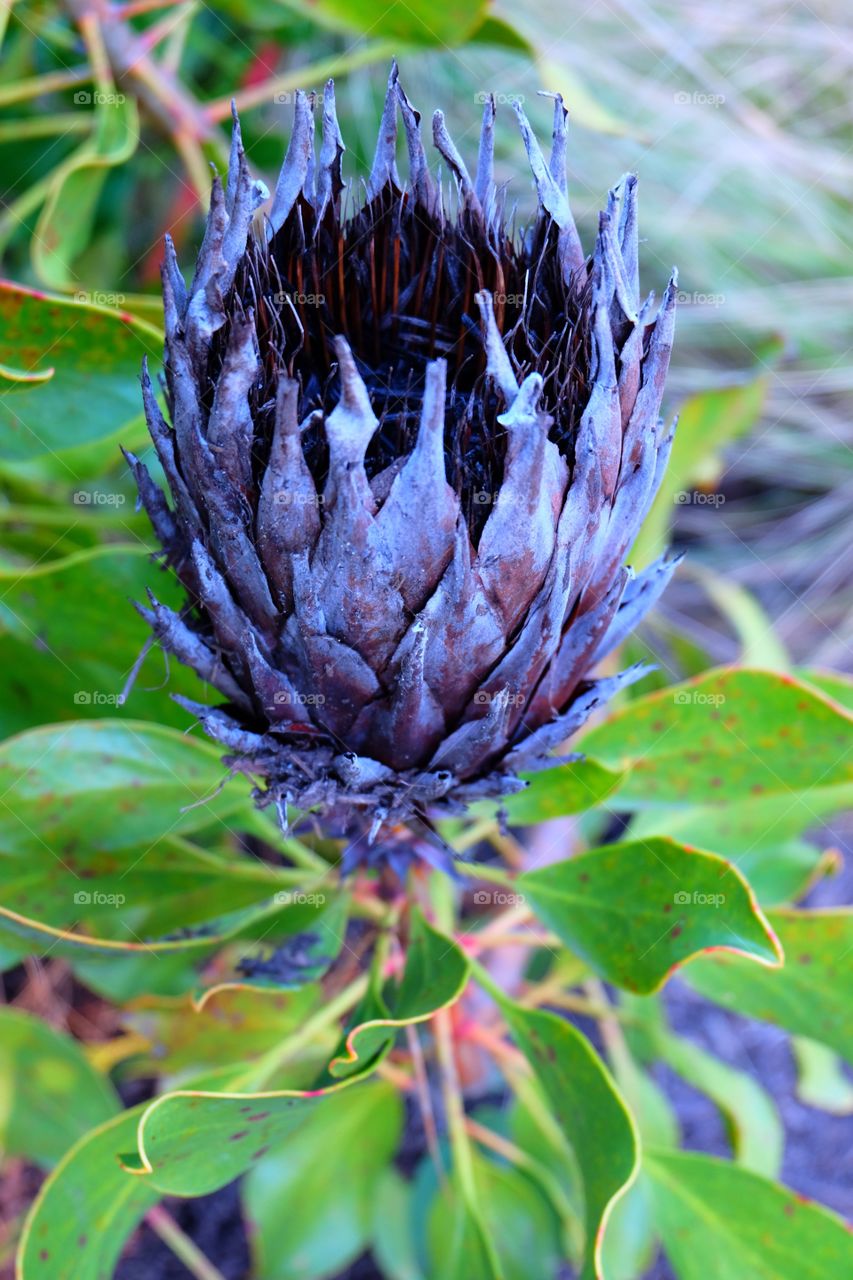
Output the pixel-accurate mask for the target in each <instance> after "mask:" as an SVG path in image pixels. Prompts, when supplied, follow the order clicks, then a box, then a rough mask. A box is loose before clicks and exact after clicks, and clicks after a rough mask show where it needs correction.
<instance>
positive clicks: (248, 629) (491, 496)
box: [128, 67, 675, 848]
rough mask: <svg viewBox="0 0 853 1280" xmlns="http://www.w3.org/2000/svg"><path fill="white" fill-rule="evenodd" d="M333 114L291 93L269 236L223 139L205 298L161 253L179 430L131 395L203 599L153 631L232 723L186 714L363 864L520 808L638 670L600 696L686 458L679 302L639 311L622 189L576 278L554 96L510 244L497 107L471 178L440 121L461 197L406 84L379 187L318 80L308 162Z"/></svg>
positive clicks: (169, 252)
mask: <svg viewBox="0 0 853 1280" xmlns="http://www.w3.org/2000/svg"><path fill="white" fill-rule="evenodd" d="M314 107H315V101H314V97H313V95H307V94H303V93H299V94H297V95H296V103H295V120H294V125H293V132H292V135H291V138H290V144H289V146H288V150H287V155H286V158H285V161H284V166H283V168H282V170H281V174H280V176H279V179H278V183H277V186H276V189H275V192H274V194H273V196H272V200H271V203H270V204H269V206H268V209H267V212H266V214H265V217H264V218H263V219H259V220H258V224H257V225H256V226H255V225H253V223H254V221H255V220H254V217H253V215H254V214H255V211H256V210H257V209H258V208H259V207H260V205H261V204H262V203H263V202H264V201H265V200H266V199H267V197H268V192H267V191H266V188H265V187H264V186H263V184H262V183H259V182H256V181H253V180H252V178H251V176H250V174H249V170H248V167H247V163H246V157H245V155H244V151H243V146H242V142H241V137H240V127H239V122H238V120H237V118H236V114H235V119H234V131H233V138H232V144H231V155H230V163H229V169H228V177H227V185H226V186H225V188H224V190H223V187H222V185H221V184H220V182H219V179H218V178H216V179H214V182H213V191H212V197H211V205H210V213H209V216H208V220H207V228H206V232H205V236H204V241H203V244H202V247H201V250H200V253H199V257H198V262H197V264H196V268H195V274H194V276H193V280H192V284H191V285H190V286H189V288H187V287H186V286H185V282H184V280H183V278H182V275H181V273H180V271H179V269H178V265H177V262H176V260H175V254H174V250H173V247H172V245H171V242H170V241H169V240H168V239H167V241H166V257H165V264H164V269H163V288H164V304H165V319H166V359H165V395H166V402H167V406H168V411H169V416H170V417H171V426H170V425H168V424H167V422H166V421H165V420H164V418H163V417H162V416H161V413H160V410H159V408H158V406H157V402H156V400H155V396H154V392H153V389H152V386H151V383H150V380H149V378H148V375H147V371H146V372H144V374H143V392H144V402H145V412H146V415H147V420H148V425H149V428H150V431H151V436H152V439H153V441H154V445H155V448H156V451H157V454H158V457H159V460H160V463H161V465H162V469H163V472H164V474H165V477H166V480H167V482H168V486H169V489H170V492H171V504H169V503H167V500H166V498H165V497H164V495H163V494H162V492H161V491H160V490H159V488H158V487H157V486H156V485H155V484H154V482H153V481H152V479H151V478H150V476H149V475H148V473H147V471H146V469H145V467H144V466H143V465H142V463H140V462H139V461H138V460H137V459H136V458H134V457H133V456H132V455H128V457H129V461H130V463H131V465H132V467H133V469H134V471H135V474H136V478H137V482H138V485H139V492H140V498H141V502H142V504H143V505H144V507H145V509H146V510H147V512H148V515H149V517H150V519H151V522H152V524H153V526H154V529H155V532H156V535H157V538H158V540H159V542H160V543H161V545H162V548H163V551H164V553H165V559H166V561H167V562H168V564H169V565H171V566H172V567H173V568H174V571H175V573H176V574H177V575H178V577H179V579H180V581H181V583H182V584H183V586H184V587H185V589H186V592H187V603H186V607H185V608H184V609H183V611H181V612H180V613H177V612H173V611H171V610H169V609H167V608H166V607H164V606H163V605H162V604H160V603H159V602H158V601H157V600H156V599H154V598H153V597H152V599H151V603H150V609H144V610H143V612H144V614H145V616H146V618H147V619H148V620H149V622H150V624H151V626H152V628H153V630H154V632H155V633H156V636H157V638H158V639H159V642H160V644H161V645H162V646H163V648H164V649H165V650H167V651H168V652H169V653H171V654H173V655H174V656H175V657H176V658H178V659H179V660H180V661H181V662H183V663H186V664H187V665H188V666H190V667H192V668H193V669H194V670H195V671H196V672H197V673H198V674H199V676H201V677H202V678H203V679H204V680H205V681H208V682H209V683H210V684H211V685H213V686H214V687H215V688H216V689H217V690H218V691H219V692H220V693H221V694H222V697H223V699H225V704H224V705H223V706H221V707H216V708H210V707H202V706H198V705H196V704H190V703H187V704H185V705H187V706H188V708H189V709H190V710H192V711H193V713H194V714H195V715H197V716H198V718H199V720H200V721H201V723H202V725H203V726H204V728H205V730H206V731H207V733H208V734H210V735H211V736H212V737H213V738H214V739H216V741H217V742H219V743H221V744H222V745H223V746H225V747H226V748H227V751H228V755H227V756H226V760H227V762H228V763H230V764H231V765H232V766H233V767H235V768H237V769H240V770H243V771H245V772H246V773H248V774H250V775H252V776H253V777H254V778H256V779H261V780H262V785H261V786H260V787H259V790H258V792H257V793H256V794H257V795H258V799H259V802H260V803H270V802H274V803H276V804H277V805H278V806H279V809H280V810H281V811H282V812H283V813H284V814H285V815H286V813H287V806H288V805H294V806H296V807H297V808H299V809H300V810H306V809H311V808H313V809H315V810H317V811H319V812H321V813H326V814H329V815H336V819H337V818H340V817H341V816H342V815H343V817H344V818H346V819H347V820H351V822H352V826H353V828H354V829H355V830H359V829H361V830H363V831H366V832H367V831H369V833H370V836H371V838H373V837H376V836H378V835H379V833H380V831H381V830H382V828H383V826H385V827H386V829H390V828H391V826H392V825H393V824H395V823H398V822H400V821H402V820H406V819H411V818H412V817H413V816H416V815H421V816H423V815H427V814H430V813H434V812H438V813H439V814H440V813H442V812H444V813H447V812H458V811H459V810H460V808H461V807H462V806H464V805H465V803H466V802H469V801H471V800H473V799H476V798H481V797H484V796H499V795H504V794H507V793H510V792H513V791H515V790H518V789H519V788H520V787H521V786H523V785H525V784H524V783H523V782H522V780H521V778H520V776H519V775H520V774H521V773H523V772H530V771H531V770H536V769H538V768H541V767H547V766H550V765H552V764H555V763H557V762H558V761H559V759H565V758H566V757H565V756H563V757H555V756H553V755H552V754H551V753H552V751H553V750H554V748H556V747H557V746H559V745H560V744H561V743H563V742H565V741H566V740H567V739H568V738H570V737H571V735H572V734H574V733H575V731H576V730H577V729H578V728H579V727H580V726H581V724H582V723H583V722H584V720H585V719H586V718H587V716H589V714H590V712H591V711H592V710H593V709H594V708H595V707H596V706H598V705H599V704H600V703H601V702H602V701H603V700H604V699H606V698H607V697H609V696H610V695H611V694H612V693H613V692H614V691H616V690H617V689H618V688H620V687H621V686H623V685H625V684H627V683H629V682H630V681H632V680H634V679H636V678H637V677H638V675H640V674H642V672H641V670H640V669H639V668H633V669H631V670H629V671H627V672H623V673H622V674H621V675H618V676H606V677H602V678H593V677H592V676H591V674H590V673H591V672H592V671H593V669H594V668H595V666H596V664H597V663H598V662H599V661H600V660H601V659H602V658H603V657H605V655H607V654H608V653H609V652H610V651H611V650H612V649H613V648H614V646H616V645H617V644H619V642H620V641H621V640H622V639H623V638H624V637H625V636H626V635H627V633H628V632H629V631H630V630H631V628H633V626H634V625H635V624H636V622H637V621H638V619H639V618H640V617H641V616H642V614H643V613H644V612H645V610H646V609H647V608H648V607H649V606H650V604H652V603H653V601H654V600H655V599H656V598H657V596H658V595H659V594H660V592H661V591H662V589H663V587H664V586H665V584H666V582H667V580H668V578H669V576H670V574H671V572H672V569H673V567H674V562H673V561H671V560H668V559H666V558H664V559H662V560H661V561H659V562H657V563H656V564H654V565H652V566H651V567H650V568H649V569H647V570H646V571H645V572H643V573H641V574H640V575H639V576H636V577H634V576H632V574H631V573H630V571H629V570H628V569H626V568H625V566H624V560H625V556H626V553H627V552H628V550H629V548H630V547H631V544H632V542H633V541H634V538H635V536H636V534H637V531H638V529H639V527H640V524H641V522H642V519H643V516H644V514H645V513H646V511H647V509H648V507H649V504H650V503H651V500H652V498H653V496H654V494H655V491H656V488H657V485H658V482H659V480H660V477H661V473H662V471H663V469H664V467H665V465H666V459H667V454H668V450H669V447H670V443H671V431H669V430H667V429H666V427H665V426H664V424H663V421H662V419H661V418H660V417H659V410H660V405H661V396H662V392H663V383H664V377H665V375H666V371H667V365H668V362H669V355H670V348H671V345H672V333H673V318H674V305H675V281H674V278H673V280H672V281H670V284H669V286H668V287H667V289H666V292H665V294H664V296H663V301H662V303H661V305H660V308H659V309H658V310H657V312H656V314H655V309H654V296H653V295H650V296H649V297H648V298H646V300H645V301H643V302H642V303H641V301H640V297H639V279H638V263H637V206H636V180H635V178H634V177H633V176H632V175H629V176H627V177H625V178H624V179H623V180H622V182H621V183H620V184H619V185H618V187H616V188H615V189H614V190H613V191H611V192H610V194H609V197H608V200H607V206H606V209H605V211H604V212H603V213H602V214H601V216H600V222H599V229H598V236H597V239H596V242H595V248H594V252H593V254H592V255H591V256H590V257H587V255H586V254H585V253H584V251H583V249H582V247H581V244H580V240H579V238H578V233H577V230H576V227H575V223H574V220H573V218H572V214H571V212H570V209H569V202H568V197H567V183H566V112H565V110H564V107H563V103H562V100H561V99H560V98H559V97H556V98H555V100H554V130H553V140H552V144H551V151H550V156H549V157H548V158H546V157H545V156H544V155H543V152H542V150H541V149H540V145H539V142H538V141H537V139H536V137H535V136H534V134H533V131H532V130H531V127H530V125H529V123H528V121H527V118H526V116H525V114H524V111H523V110H522V108H521V106H520V105H516V106H515V112H516V115H517V117H518V123H519V126H520V131H521V137H522V139H523V142H524V146H525V148H526V151H527V157H528V160H529V165H530V169H531V170H532V175H533V182H534V184H535V188H536V192H537V195H538V213H537V214H536V216H535V217H534V218H533V220H532V221H531V222H530V224H529V225H528V226H527V227H526V229H525V230H524V231H523V233H522V234H520V235H516V234H514V233H513V230H512V221H513V218H514V215H510V217H509V220H508V217H507V214H506V205H507V200H506V193H505V191H504V189H503V188H502V187H497V186H496V184H495V180H494V174H493V138H494V121H495V104H494V101H493V99H492V98H491V97H490V98H488V99H487V100H486V102H485V105H484V111H483V123H482V132H481V135H480V143H479V154H478V157H477V161H476V170H475V171H474V172H475V176H474V177H472V176H471V172H470V171H469V169H468V168H467V166H466V163H465V160H464V159H463V158H462V156H461V154H460V152H459V151H458V150H457V148H456V146H455V145H454V143H453V141H452V140H451V138H450V136H449V134H448V132H447V129H446V127H445V123H444V118H443V116H442V114H441V112H440V111H437V112H436V113H435V116H434V118H433V141H434V143H435V146H436V148H437V150H438V152H439V153H440V156H441V157H442V159H443V161H444V163H445V165H446V170H445V173H447V171H449V174H450V176H451V181H450V187H451V190H450V191H448V189H447V185H445V186H444V187H442V185H441V182H440V181H439V180H437V179H436V177H435V176H433V173H432V171H431V168H430V165H429V162H428V159H427V155H426V152H425V150H424V146H423V143H422V139H421V134H420V127H419V125H420V116H419V115H418V113H417V112H416V111H415V110H414V108H413V107H412V105H411V104H410V102H409V100H408V98H407V97H406V95H405V93H404V92H403V89H402V87H401V85H400V83H399V80H398V77H397V69H396V67H394V68H393V69H392V73H391V77H390V80H389V84H388V92H387V96H386V99H385V106H384V111H383V115H382V121H381V125H380V129H379V140H378V143H377V146H376V154H375V158H374V161H373V167H372V170H371V173H370V176H369V178H368V179H367V182H366V184H364V185H363V189H362V188H361V187H359V188H356V187H355V186H350V187H349V188H347V187H346V186H345V185H344V181H343V177H342V155H343V151H344V144H343V141H342V137H341V132H340V129H339V127H338V121H337V117H336V113H335V95H334V86H333V84H332V82H331V81H330V82H329V83H328V84H327V85H326V87H325V92H324V94H323V103H322V142H321V146H320V150H319V155H318V156H316V157H315V149H314V132H315V124H314V114H313V113H314ZM398 119H401V120H402V124H403V129H404V133H405V140H406V145H407V149H408V169H409V173H408V181H407V182H405V183H404V182H403V180H402V179H401V178H400V177H399V175H398V171H397V165H396V160H395V153H396V139H397V121H398ZM382 843H383V841H382V839H380V840H379V842H378V845H377V846H376V847H377V848H379V847H381V845H382Z"/></svg>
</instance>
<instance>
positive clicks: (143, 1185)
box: [18, 1104, 160, 1280]
mask: <svg viewBox="0 0 853 1280" xmlns="http://www.w3.org/2000/svg"><path fill="white" fill-rule="evenodd" d="M144 1110H145V1105H144V1104H143V1105H141V1106H139V1107H135V1108H133V1110H131V1111H123V1112H121V1114H120V1115H117V1116H115V1117H114V1118H113V1119H111V1120H108V1121H106V1123H104V1124H102V1125H100V1126H99V1127H98V1128H96V1129H93V1130H92V1131H91V1132H90V1133H88V1134H86V1135H85V1137H83V1138H81V1139H80V1141H79V1142H78V1143H76V1145H75V1146H73V1147H72V1148H71V1150H70V1151H69V1152H67V1154H66V1155H65V1156H64V1157H63V1159H62V1160H61V1161H60V1162H59V1164H58V1165H57V1166H56V1168H55V1169H54V1170H53V1172H52V1173H51V1175H50V1177H49V1178H48V1179H47V1181H46V1182H45V1183H44V1184H43V1186H42V1188H41V1190H40V1191H39V1194H38V1196H37V1197H36V1199H35V1201H34V1203H33V1205H32V1207H31V1209H30V1212H29V1214H28V1215H27V1220H26V1223H25V1225H24V1231H23V1235H22V1237H21V1242H20V1246H19V1251H18V1276H19V1280H105V1277H109V1276H112V1274H113V1270H114V1267H115V1264H116V1262H117V1260H118V1258H119V1255H120V1253H121V1251H122V1249H123V1248H124V1245H125V1242H126V1241H127V1239H128V1237H129V1236H130V1234H131V1232H132V1231H133V1230H134V1228H135V1227H136V1226H137V1224H138V1223H139V1222H140V1221H141V1219H142V1218H143V1216H144V1215H145V1213H146V1211H147V1210H148V1209H150V1208H151V1206H152V1205H154V1204H156V1203H157V1201H158V1200H159V1198H160V1193H159V1191H157V1189H156V1188H155V1187H153V1186H152V1185H151V1184H150V1183H149V1182H147V1181H146V1180H144V1179H142V1178H133V1177H131V1176H130V1175H129V1174H127V1173H125V1171H124V1170H123V1169H122V1168H121V1166H120V1164H119V1161H118V1157H119V1154H120V1152H121V1151H122V1150H125V1149H126V1148H127V1147H128V1145H132V1143H133V1137H134V1134H135V1132H136V1126H137V1124H138V1121H139V1117H140V1115H141V1114H142V1112H143V1111H144Z"/></svg>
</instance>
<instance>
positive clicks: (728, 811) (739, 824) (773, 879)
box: [630, 783, 853, 906]
mask: <svg viewBox="0 0 853 1280" xmlns="http://www.w3.org/2000/svg"><path fill="white" fill-rule="evenodd" d="M851 805H853V785H851V784H849V783H848V784H847V785H845V786H838V787H817V788H813V789H811V790H809V791H806V792H803V793H791V794H790V795H787V796H785V798H784V800H783V801H782V802H781V803H780V799H779V797H778V796H776V795H772V796H755V797H753V798H752V799H749V800H740V801H738V802H737V803H736V804H730V805H729V804H724V805H691V806H689V807H687V808H681V807H675V806H672V807H670V808H666V809H661V808H655V809H649V810H645V811H643V810H641V811H640V812H639V813H637V814H636V815H635V816H634V819H633V821H632V822H631V827H630V834H631V836H632V838H633V837H641V836H653V835H668V836H673V837H674V838H675V839H676V840H681V841H683V842H684V843H685V844H698V845H700V846H701V847H702V848H703V849H712V850H713V851H714V852H715V853H720V854H722V855H724V856H725V857H726V858H728V859H729V861H731V862H733V863H734V864H735V866H736V867H737V868H738V870H739V871H741V872H742V873H743V875H744V876H745V877H746V879H747V880H748V881H749V883H750V885H751V886H752V889H753V890H754V892H755V896H756V897H757V898H758V900H759V902H761V903H762V904H763V905H765V906H775V905H776V904H778V903H784V902H791V901H794V900H795V899H796V898H798V897H799V896H800V895H801V894H802V893H803V892H804V890H805V889H806V888H807V887H808V885H809V884H810V882H811V881H812V879H813V878H814V877H815V875H819V874H820V871H821V867H822V865H824V864H825V863H826V862H827V860H826V855H825V854H824V853H823V852H822V851H821V849H820V848H819V847H817V846H816V845H813V844H810V843H809V842H808V841H806V840H803V839H801V838H800V837H801V834H802V833H803V832H804V831H806V830H808V829H809V828H818V827H819V826H820V825H821V824H822V822H823V821H824V820H825V819H826V818H828V817H830V815H831V814H833V813H837V812H839V811H841V810H844V809H847V808H849V807H850V806H851Z"/></svg>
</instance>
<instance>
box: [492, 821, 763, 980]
mask: <svg viewBox="0 0 853 1280" xmlns="http://www.w3.org/2000/svg"><path fill="white" fill-rule="evenodd" d="M515 884H516V889H517V891H518V892H519V893H521V894H523V895H524V897H525V898H527V900H528V901H529V902H530V904H531V906H532V907H533V909H534V911H535V912H536V914H537V916H538V917H539V919H540V920H542V921H543V922H544V923H545V924H547V925H548V927H549V928H550V929H553V930H554V932H555V933H557V934H559V936H560V938H561V939H562V940H563V942H565V944H566V946H568V947H569V948H570V949H571V950H572V951H574V952H575V954H576V955H578V956H580V957H581V959H583V960H585V961H586V963H587V964H588V965H589V967H590V968H591V969H593V970H594V971H595V972H596V973H598V974H600V975H601V977H603V978H605V979H606V980H607V981H608V982H613V983H615V984H616V985H617V986H620V987H625V988H626V989H627V990H628V991H635V992H638V993H640V994H645V993H648V992H650V991H656V990H657V989H658V987H660V986H661V985H662V984H663V983H664V982H665V981H666V979H667V978H668V977H669V976H670V974H671V973H672V971H673V969H675V968H676V967H677V966H678V965H680V964H683V963H684V961H685V960H689V959H690V957H691V956H695V955H696V954H697V952H700V951H705V950H707V949H708V948H712V947H713V948H722V949H727V950H733V951H740V952H743V953H744V954H746V955H748V956H750V957H752V959H753V960H757V961H759V962H760V963H761V964H763V965H778V964H779V963H780V961H781V951H780V949H779V946H778V943H777V941H776V939H775V938H774V936H773V934H772V932H771V930H770V929H769V927H768V925H767V921H766V920H765V918H764V916H763V915H762V913H761V910H760V908H759V906H758V904H757V902H756V901H755V898H754V895H753V893H752V891H751V889H750V887H749V885H748V884H747V883H746V881H745V880H744V879H743V877H742V876H741V874H740V872H739V871H737V869H736V868H735V867H733V866H732V864H731V863H729V862H727V861H726V860H725V859H724V858H719V857H717V855H716V854H713V853H704V852H702V851H701V850H698V849H692V848H688V847H687V846H685V845H680V844H677V843H676V842H675V841H674V840H667V839H663V838H660V837H651V838H650V839H648V840H636V841H626V842H625V843H623V844H614V845H606V846H604V847H603V848H601V849H596V850H594V851H593V852H592V853H586V854H583V855H581V856H580V857H577V858H571V859H569V860H568V861H566V862H557V863H554V864H553V865H552V866H548V867H543V868H542V869H541V870H539V871H529V872H527V873H526V874H524V875H522V876H519V878H518V879H517V881H516V882H515Z"/></svg>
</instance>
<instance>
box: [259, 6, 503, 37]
mask: <svg viewBox="0 0 853 1280" xmlns="http://www.w3.org/2000/svg"><path fill="white" fill-rule="evenodd" d="M284 3H286V4H288V5H289V6H290V7H292V8H294V9H295V10H297V12H299V13H300V14H303V15H304V13H305V10H304V7H303V5H302V4H301V3H300V0H284ZM310 14H311V18H312V20H313V21H314V22H317V23H319V24H320V25H321V26H324V27H327V28H329V30H331V31H338V32H349V33H352V34H353V35H357V36H359V37H363V36H364V35H365V33H371V32H377V33H381V35H382V39H383V40H399V41H401V42H403V43H404V44H412V45H426V46H436V47H439V48H453V47H454V46H456V45H460V44H464V43H465V41H466V40H467V39H468V38H469V37H470V36H471V35H472V34H473V32H474V31H475V30H476V29H477V28H478V27H479V26H480V25H481V24H482V22H483V19H484V18H485V17H486V0H473V2H472V3H471V4H467V5H465V6H464V7H450V8H446V9H441V8H437V7H436V6H435V5H433V4H430V3H429V0H405V2H404V0H391V2H390V4H389V3H387V2H385V0H314V3H312V5H311V9H310Z"/></svg>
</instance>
